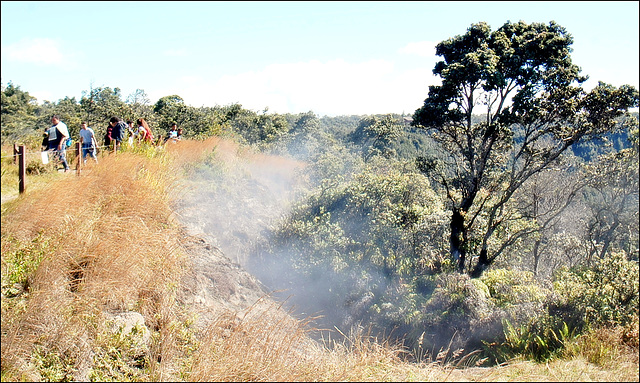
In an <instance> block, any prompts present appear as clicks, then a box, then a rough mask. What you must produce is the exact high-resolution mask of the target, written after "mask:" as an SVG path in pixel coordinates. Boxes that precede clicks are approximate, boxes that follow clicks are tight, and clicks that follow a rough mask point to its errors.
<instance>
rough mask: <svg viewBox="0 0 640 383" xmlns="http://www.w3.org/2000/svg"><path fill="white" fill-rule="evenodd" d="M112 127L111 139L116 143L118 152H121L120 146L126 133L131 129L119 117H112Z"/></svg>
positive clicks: (110, 122)
mask: <svg viewBox="0 0 640 383" xmlns="http://www.w3.org/2000/svg"><path fill="white" fill-rule="evenodd" d="M109 125H111V129H112V130H111V138H112V139H113V140H114V141H115V142H116V143H115V144H116V150H120V144H121V143H122V140H123V139H124V135H125V132H126V131H127V129H128V128H129V127H128V126H127V124H126V123H125V122H124V121H122V119H120V118H118V117H111V119H110V120H109Z"/></svg>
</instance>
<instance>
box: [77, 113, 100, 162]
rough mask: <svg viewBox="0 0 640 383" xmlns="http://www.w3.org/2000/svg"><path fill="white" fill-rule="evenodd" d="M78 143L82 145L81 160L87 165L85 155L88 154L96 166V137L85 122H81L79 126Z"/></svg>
mask: <svg viewBox="0 0 640 383" xmlns="http://www.w3.org/2000/svg"><path fill="white" fill-rule="evenodd" d="M80 142H81V143H82V160H83V162H84V163H85V164H86V163H87V154H90V155H91V157H93V159H94V160H96V164H97V163H98V157H96V147H97V146H98V145H97V144H96V136H95V134H94V132H93V129H91V128H90V127H88V126H87V122H86V121H82V124H81V125H80Z"/></svg>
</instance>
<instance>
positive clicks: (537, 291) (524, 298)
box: [480, 269, 548, 308]
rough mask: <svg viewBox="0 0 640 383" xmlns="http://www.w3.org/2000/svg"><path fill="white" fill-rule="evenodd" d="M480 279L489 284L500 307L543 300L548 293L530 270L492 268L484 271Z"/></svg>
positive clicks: (492, 296) (492, 294) (490, 292)
mask: <svg viewBox="0 0 640 383" xmlns="http://www.w3.org/2000/svg"><path fill="white" fill-rule="evenodd" d="M480 280H481V281H482V282H483V283H484V284H485V285H486V286H487V288H488V290H489V295H490V296H491V299H492V300H493V302H494V303H495V304H496V305H497V306H498V307H503V308H504V307H509V306H513V305H517V304H522V303H524V302H543V301H544V299H545V297H546V296H547V294H548V292H547V291H545V289H543V288H541V286H539V285H538V283H537V282H536V280H535V278H534V275H533V273H532V272H530V271H521V270H507V269H490V270H487V271H486V272H484V274H483V275H482V277H481V278H480Z"/></svg>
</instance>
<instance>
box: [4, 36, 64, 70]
mask: <svg viewBox="0 0 640 383" xmlns="http://www.w3.org/2000/svg"><path fill="white" fill-rule="evenodd" d="M2 55H3V56H5V57H8V58H9V59H10V60H13V61H17V62H23V63H32V64H38V65H52V66H59V67H67V68H70V67H73V66H74V65H72V60H71V58H72V56H71V55H70V54H65V53H63V51H62V49H61V44H60V43H59V42H58V41H55V40H52V39H47V38H37V39H22V40H20V41H19V42H17V43H15V44H11V45H8V46H6V47H3V49H2Z"/></svg>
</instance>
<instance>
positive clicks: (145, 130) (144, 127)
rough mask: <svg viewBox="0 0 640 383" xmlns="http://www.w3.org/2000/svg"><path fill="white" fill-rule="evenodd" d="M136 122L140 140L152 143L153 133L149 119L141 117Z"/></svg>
mask: <svg viewBox="0 0 640 383" xmlns="http://www.w3.org/2000/svg"><path fill="white" fill-rule="evenodd" d="M136 123H137V124H138V141H140V140H144V141H146V142H149V143H152V142H153V133H152V132H151V128H150V127H149V124H147V121H146V120H145V119H144V118H139V119H138V121H136Z"/></svg>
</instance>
